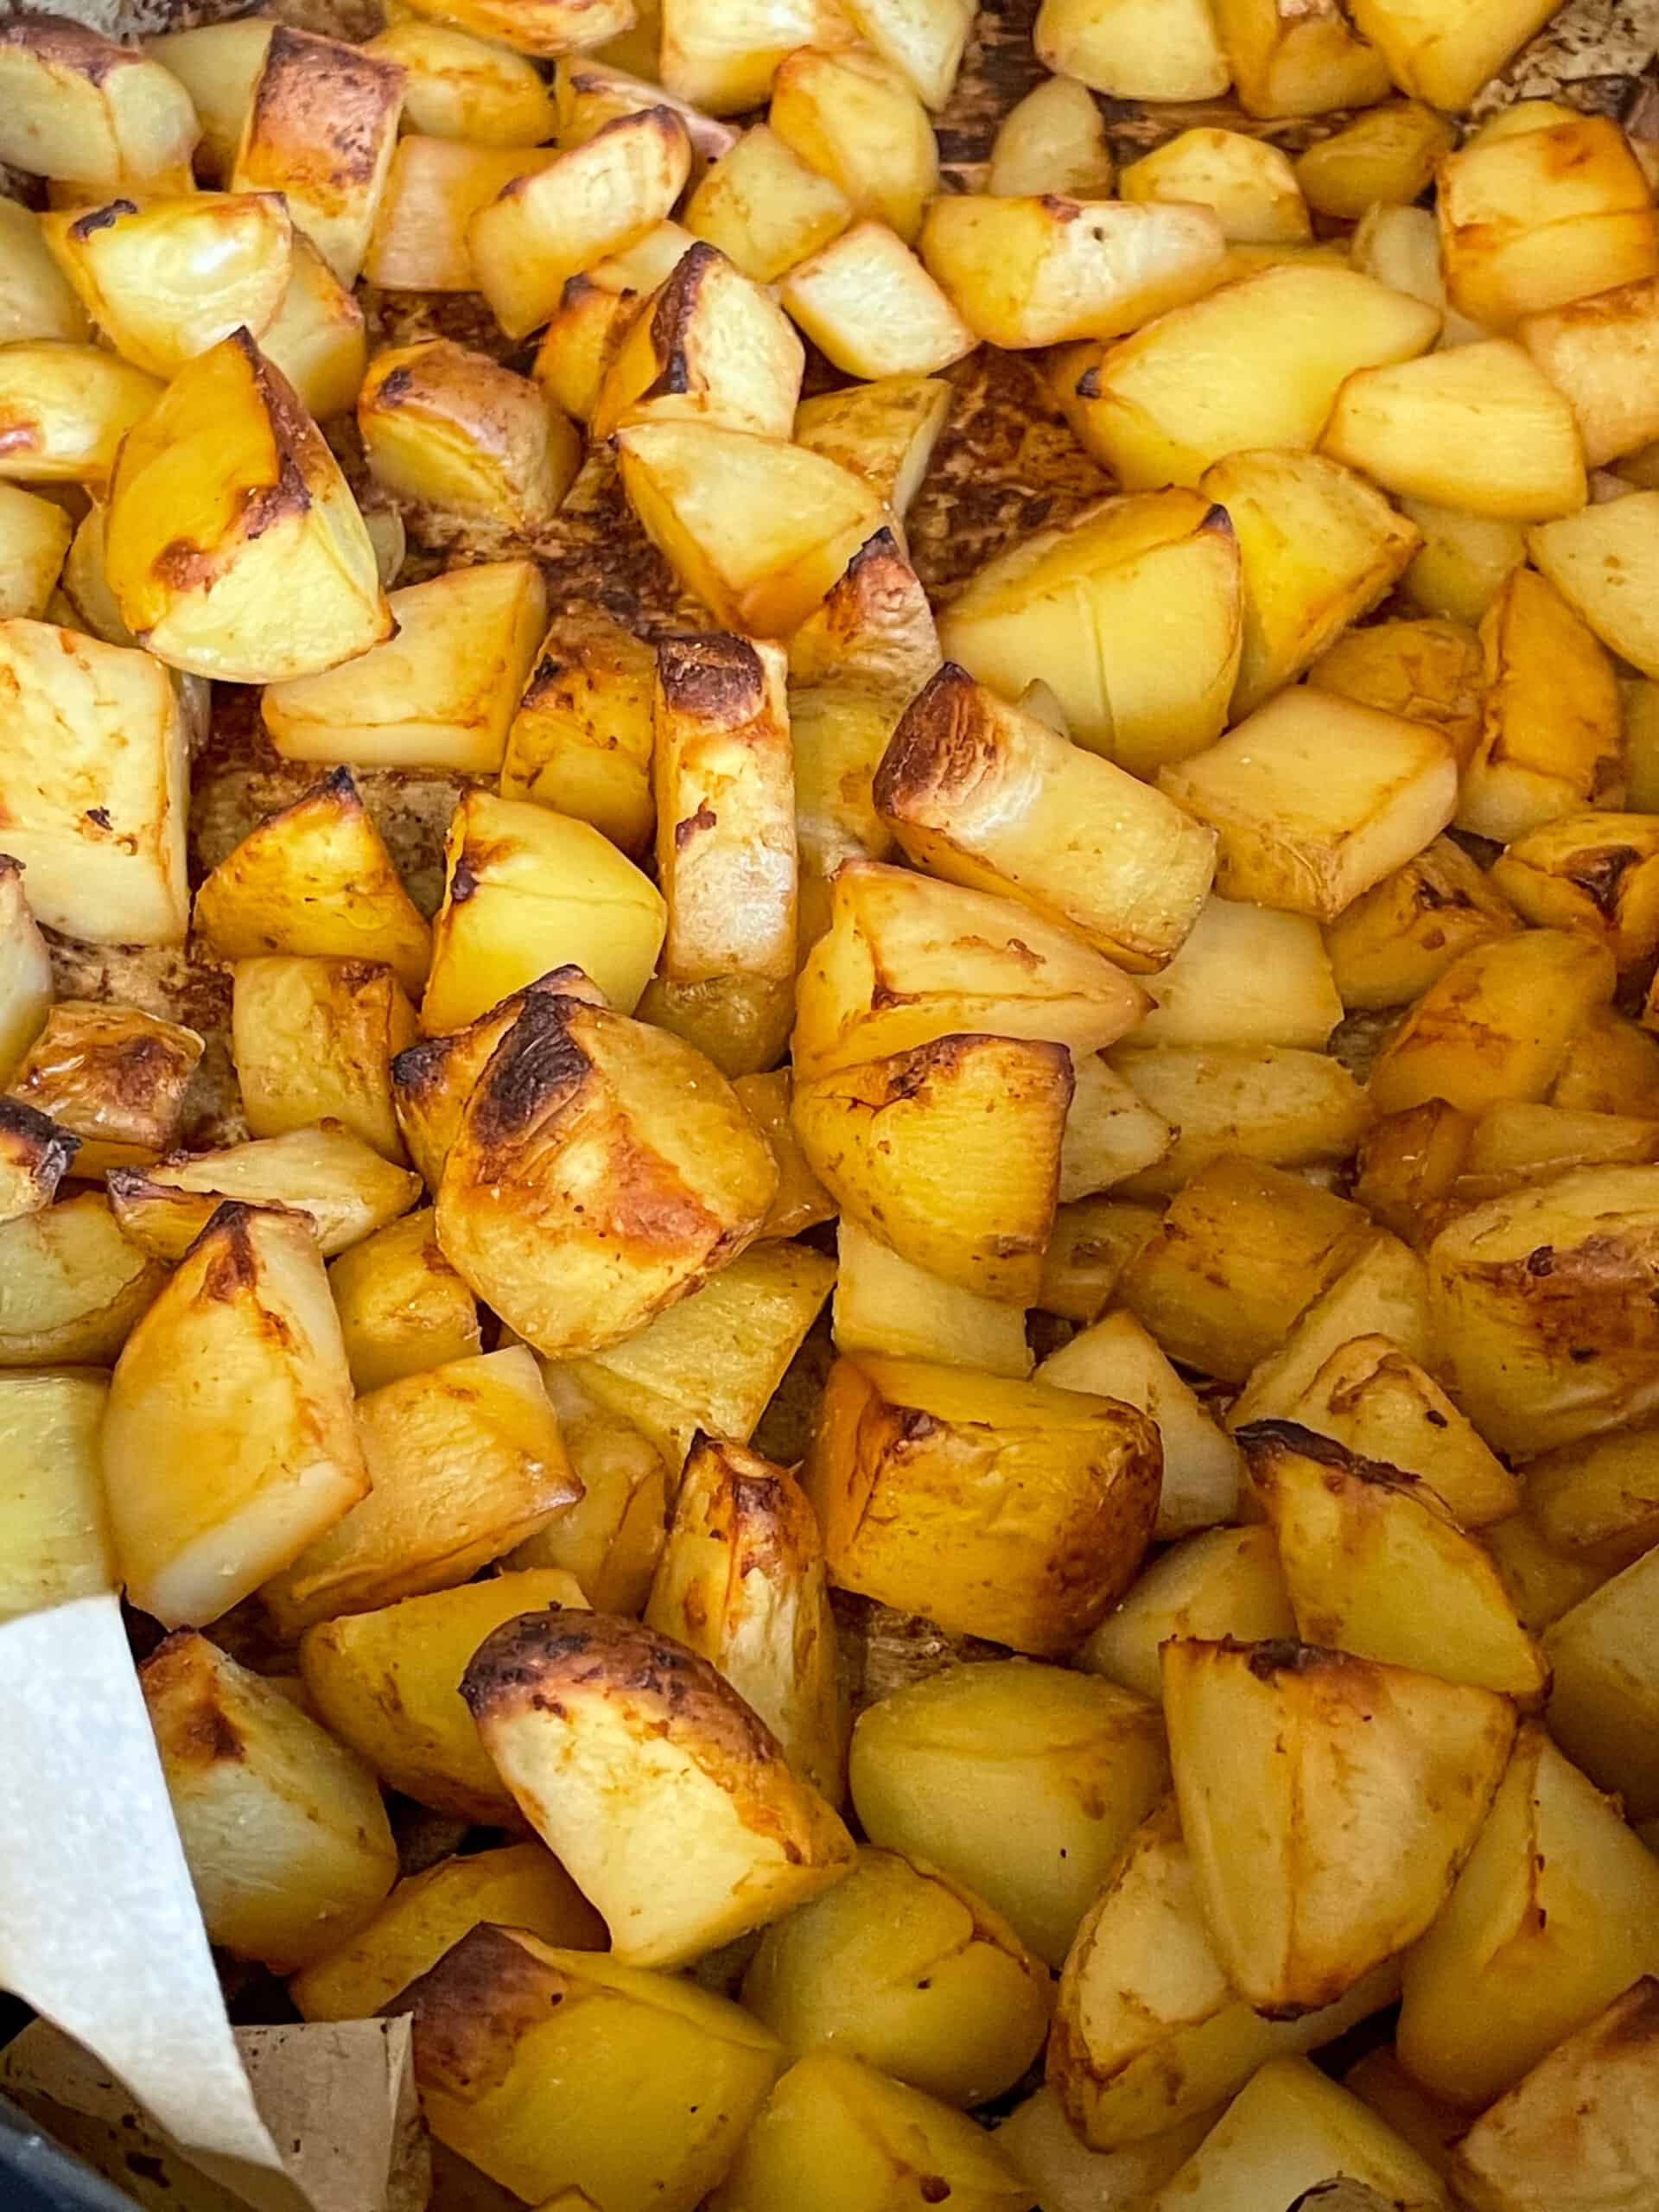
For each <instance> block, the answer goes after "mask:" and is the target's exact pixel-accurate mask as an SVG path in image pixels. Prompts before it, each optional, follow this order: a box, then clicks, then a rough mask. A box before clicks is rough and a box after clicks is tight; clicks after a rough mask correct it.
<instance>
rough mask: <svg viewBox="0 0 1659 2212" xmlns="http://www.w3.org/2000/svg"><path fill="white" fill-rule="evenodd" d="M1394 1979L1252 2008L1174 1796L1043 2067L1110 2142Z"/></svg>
mask: <svg viewBox="0 0 1659 2212" xmlns="http://www.w3.org/2000/svg"><path fill="white" fill-rule="evenodd" d="M1230 1533H1236V1534H1238V1535H1250V1534H1260V1533H1261V1532H1260V1531H1259V1530H1255V1531H1252V1530H1238V1531H1236V1532H1230ZM1398 1982H1399V1976H1398V1972H1397V1970H1395V1969H1391V1968H1389V1967H1383V1969H1382V1970H1381V1971H1380V1972H1373V1973H1371V1974H1368V1975H1366V1976H1364V1977H1363V1979H1362V1980H1360V1981H1359V1982H1358V1983H1357V1985H1356V1986H1355V1987H1354V1988H1353V1989H1351V1990H1350V1991H1349V1992H1348V1993H1346V1994H1345V1995H1344V1996H1343V1997H1342V1998H1341V1999H1339V2000H1338V2002H1337V2003H1336V2004H1334V2005H1325V2006H1322V2007H1320V2008H1319V2010H1318V2011H1316V2012H1309V2013H1306V2014H1305V2015H1303V2017H1302V2018H1300V2019H1281V2020H1269V2019H1263V2018H1262V2016H1261V2015H1260V2014H1259V2013H1257V2012H1252V2011H1251V2009H1250V2008H1249V2005H1246V2004H1245V2003H1244V2002H1243V1999H1241V1998H1239V1997H1237V1996H1236V1995H1235V1994H1234V1993H1233V1991H1232V1990H1231V1988H1230V1986H1229V1985H1228V1981H1227V1977H1226V1975H1225V1974H1224V1973H1223V1972H1222V1969H1221V1967H1220V1966H1219V1965H1218V1963H1217V1959H1216V1955H1215V1953H1214V1951H1213V1950H1212V1949H1211V1944H1210V1939H1209V1936H1208V1935H1207V1933H1206V1932H1205V1923H1204V1918H1203V1915H1202V1912H1201V1911H1200V1909H1199V1904H1198V1885H1197V1882H1196V1879H1195V1877H1194V1871H1193V1867H1192V1862H1191V1860H1190V1859H1189V1857H1188V1855H1187V1852H1186V1848H1185V1845H1184V1844H1183V1843H1182V1841H1181V1831H1180V1823H1179V1820H1178V1818H1177V1817H1176V1811H1175V1805H1174V1802H1173V1799H1167V1800H1166V1802H1164V1803H1163V1804H1162V1805H1161V1806H1160V1807H1159V1808H1158V1810H1157V1811H1156V1812H1154V1814H1153V1815H1151V1817H1150V1818H1149V1819H1148V1820H1147V1821H1144V1822H1143V1823H1142V1824H1141V1827H1139V1828H1138V1829H1137V1830H1136V1831H1135V1834H1134V1835H1133V1836H1131V1837H1130V1839H1129V1840H1128V1844H1127V1846H1126V1847H1125V1848H1124V1851H1123V1853H1122V1857H1121V1858H1120V1859H1119V1860H1118V1861H1117V1864H1116V1866H1115V1867H1114V1868H1113V1869H1112V1871H1111V1873H1110V1876H1109V1879H1108V1881H1107V1885H1106V1887H1105V1888H1104V1889H1103V1891H1102V1892H1101V1894H1100V1896H1099V1897H1097V1898H1096V1901H1095V1903H1094V1904H1093V1905H1092V1906H1091V1907H1090V1910H1089V1911H1088V1913H1087V1914H1086V1915H1085V1916H1084V1922H1083V1925H1082V1926H1081V1927H1080V1928H1079V1929H1078V1930H1077V1938H1076V1941H1075V1942H1073V1944H1072V1946H1071V1952H1070V1954H1069V1955H1068V1957H1067V1959H1066V1962H1065V1973H1064V1974H1063V1975H1062V1976H1061V1980H1060V1988H1059V1997H1058V2006H1057V2010H1056V2014H1055V2021H1054V2031H1053V2034H1052V2037H1051V2039H1050V2043H1049V2049H1048V2068H1047V2071H1048V2079H1049V2081H1050V2082H1051V2083H1052V2085H1053V2087H1054V2088H1055V2089H1056V2091H1057V2092H1058V2095H1059V2099H1060V2102H1061V2104H1062V2106H1063V2107H1064V2109H1065V2113H1066V2115H1067V2117H1068V2119H1069V2120H1071V2125H1072V2126H1073V2127H1075V2128H1076V2129H1077V2132H1078V2133H1079V2134H1080V2135H1081V2136H1082V2138H1083V2139H1084V2142H1086V2143H1087V2144H1089V2145H1090V2147H1091V2148H1092V2149H1095V2150H1110V2149H1114V2148H1116V2146H1118V2145H1121V2144H1123V2143H1126V2142H1135V2141H1140V2140H1144V2139H1145V2138H1146V2137H1147V2136H1149V2135H1153V2134H1156V2133H1161V2132H1162V2131H1163V2130H1164V2129H1165V2128H1167V2127H1173V2126H1178V2125H1179V2123H1180V2122H1181V2121H1183V2120H1191V2119H1193V2118H1194V2117H1197V2116H1199V2115H1202V2114H1205V2113H1211V2112H1212V2111H1213V2109H1214V2107H1216V2106H1217V2104H1219V2103H1220V2102H1221V2101H1223V2100H1224V2099H1225V2098H1227V2097H1229V2096H1230V2095H1231V2094H1234V2093H1235V2092H1236V2091H1237V2090H1238V2089H1240V2088H1243V2085H1244V2083H1245V2082H1247V2081H1248V2080H1249V2077H1250V2075H1252V2074H1253V2073H1255V2070H1256V2069H1257V2068H1258V2067H1259V2066H1261V2065H1262V2064H1264V2063H1266V2062H1267V2061H1268V2059H1271V2058H1274V2057H1278V2056H1288V2055H1290V2054H1294V2053H1299V2052H1301V2051H1306V2050H1317V2049H1318V2048H1319V2045H1320V2044H1324V2043H1328V2042H1329V2041H1331V2040H1332V2037H1336V2036H1338V2035H1340V2034H1342V2033H1343V2032H1344V2030H1345V2029H1347V2028H1349V2027H1351V2026H1352V2024H1354V2022H1355V2021H1357V2020H1360V2019H1363V2018H1365V2017H1366V2015H1367V2014H1368V2013H1370V2012H1374V2011H1376V2008H1377V2006H1378V2005H1383V2004H1386V2003H1387V2002H1388V2001H1389V1996H1390V1994H1391V1992H1392V1991H1393V1990H1394V1989H1395V1988H1397V1987H1398Z"/></svg>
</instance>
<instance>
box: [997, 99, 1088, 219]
mask: <svg viewBox="0 0 1659 2212" xmlns="http://www.w3.org/2000/svg"><path fill="white" fill-rule="evenodd" d="M1115 175H1116V165H1115V163H1114V162H1113V160H1112V153H1111V149H1110V147H1109V145H1108V144H1107V143H1106V130H1105V125H1104V124H1103V121H1102V118H1101V112H1100V110H1099V108H1098V107H1097V106H1096V104H1095V102H1094V100H1093V99H1091V98H1090V93H1089V90H1088V87H1087V86H1084V85H1082V84H1080V83H1079V82H1078V81H1077V79H1076V78H1075V77H1045V78H1044V79H1043V81H1042V82H1041V84H1039V86H1036V88H1035V89H1034V90H1033V91H1032V92H1027V94H1026V96H1025V98H1024V99H1022V100H1016V101H1015V103H1014V105H1013V106H1012V107H1011V108H1010V109H1009V110H1008V111H1007V114H1006V115H1005V116H1004V117H1003V118H1002V120H1001V123H1000V124H998V125H997V130H996V137H995V141H994V143H993V144H992V147H991V163H990V167H989V168H988V170H987V171H986V174H985V189H986V191H987V192H994V193H995V194H997V195H998V196H999V197H1003V196H1006V195H1014V196H1016V197H1017V196H1018V195H1020V194H1024V193H1032V192H1058V193H1063V194H1067V195H1069V196H1070V197H1071V198H1073V199H1077V200H1104V199H1105V198H1106V197H1107V196H1108V194H1109V193H1110V191H1111V189H1112V182H1113V179H1114V176H1115Z"/></svg>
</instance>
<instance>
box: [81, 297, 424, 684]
mask: <svg viewBox="0 0 1659 2212" xmlns="http://www.w3.org/2000/svg"><path fill="white" fill-rule="evenodd" d="M105 559H106V563H107V567H108V574H109V582H110V587H111V590H112V591H113V592H114V594H115V597H116V601H117V604H118V606H119V607H120V609H121V616H122V620H124V622H125V623H126V624H127V625H128V626H129V627H130V629H131V631H132V632H133V634H134V635H135V637H137V639H138V640H139V642H140V643H141V644H143V645H149V647H150V649H151V650H152V651H153V652H156V653H159V654H160V655H161V657H162V658H163V659H164V660H167V661H168V662H170V663H171V664H173V665H174V666H175V667H176V668H185V669H188V670H190V671H193V672H194V674H196V675H199V676H217V677H221V678H224V679H226V680H231V681H237V682H243V683H277V682H280V681H281V680H282V679H283V677H291V676H306V675H309V674H311V673H313V672H314V671H316V670H318V669H322V668H331V667H333V666H334V664H336V663H337V662H339V661H341V660H346V659H349V658H352V657H353V655H354V654H357V653H361V652H366V651H367V650H368V648H369V647H370V646H371V645H378V643H379V641H380V640H381V639H383V638H385V637H386V636H388V635H389V634H390V632H391V613H389V611H388V609H387V607H386V602H385V596H384V594H382V592H381V589H380V584H379V578H378V573H377V571H376V568H375V559H374V547H373V545H372V543H371V541H370V538H369V534H368V532H367V531H366V530H365V528H364V526H363V518H362V516H361V515H360V514H359V512H358V508H357V503H356V501H355V500H354V499H353V497H352V494H351V493H350V491H349V490H348V488H347V486H346V480H345V478H344V476H342V475H341V474H340V467H339V464H338V463H337V462H336V461H335V460H334V455H333V454H332V453H331V452H330V451H329V449H328V448H327V444H326V443H325V442H324V441H323V437H322V434H321V431H319V430H318V429H317V427H316V425H315V423H313V422H312V421H311V419H310V417H309V416H308V415H307V414H306V412H305V410H303V408H302V407H301V406H300V404H299V402H298V401H297V399H296V397H295V395H294V391H293V387H292V386H291V385H289V382H288V380H287V378H285V377H283V375H282V373H281V372H280V371H279V370H277V369H276V368H274V367H273V366H272V365H271V364H270V362H269V361H268V360H266V359H265V358H264V355H263V354H262V353H260V351H259V349H258V347H257V346H256V345H255V344H254V342H253V340H251V338H250V337H249V336H248V334H247V333H246V332H245V331H238V332H237V333H235V334H233V335H232V336H231V337H229V338H227V339H226V340H224V341H223V343H222V344H220V345H218V346H213V347H212V348H211V349H210V350H209V351H208V352H207V353H202V354H199V355H198V356H197V357H196V359H194V360H193V361H190V362H188V363H187V364H186V365H185V366H184V368H183V369H182V370H181V372H179V374H178V375H177V376H176V377H175V378H174V379H173V382H172V383H171V384H170V385H168V388H167V392H166V395H165V397H163V398H162V399H161V400H160V401H159V402H158V403H157V404H156V406H155V407H154V408H153V409H152V410H150V412H149V414H148V415H147V416H145V418H144V421H143V425H142V427H141V428H139V429H135V430H134V431H133V432H132V433H131V435H130V436H129V437H128V438H127V440H126V442H125V443H124V445H123V447H122V448H121V458H120V462H119V465H118V467H117V469H116V471H115V474H114V476H113V478H112V479H111V486H110V506H109V515H108V519H107V524H106V528H105Z"/></svg>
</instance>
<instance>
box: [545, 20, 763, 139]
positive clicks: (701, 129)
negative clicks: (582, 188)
mask: <svg viewBox="0 0 1659 2212" xmlns="http://www.w3.org/2000/svg"><path fill="white" fill-rule="evenodd" d="M646 28H647V27H646V26H645V24H644V23H643V22H640V21H639V18H638V16H636V21H635V24H634V31H635V33H636V34H638V33H639V31H640V30H642V29H646ZM655 59H656V57H655V55H654V54H653V56H652V66H653V67H654V66H655ZM617 60H618V57H617V56H616V54H614V52H613V48H612V46H611V45H610V44H609V43H607V47H606V49H605V51H604V53H603V54H599V55H594V54H572V55H570V56H569V58H568V59H567V60H565V61H564V63H563V66H562V67H561V68H560V70H559V72H558V83H557V86H556V107H557V112H558V129H557V133H556V136H557V137H558V141H559V143H560V145H561V147H563V148H565V149H569V147H571V146H581V145H585V144H586V143H587V142H588V139H589V138H592V137H595V136H596V135H597V133H598V132H599V131H601V130H603V129H604V127H605V125H606V124H607V123H613V122H614V121H615V119H616V118H617V117H618V116H620V115H638V114H639V113H641V112H642V111H644V110H645V109H646V108H649V107H671V108H672V109H673V111H674V112H675V113H676V114H677V116H678V117H679V118H680V120H681V122H682V123H683V124H684V125H685V128H686V133H687V136H688V137H690V141H691V147H692V151H693V154H694V155H695V156H696V168H697V169H698V171H699V172H700V171H701V169H702V166H703V165H704V164H706V163H708V162H714V161H717V160H718V159H719V158H720V156H721V155H722V154H725V153H728V152H729V151H730V150H731V149H732V147H733V146H734V145H735V144H736V143H737V140H738V137H739V135H740V134H739V132H738V130H737V128H736V126H735V124H729V123H722V122H721V121H720V120H719V118H717V117H715V116H712V115H705V114H703V112H702V110H701V109H700V108H696V107H694V106H693V105H691V103H690V101H689V100H683V99H677V98H676V96H675V95H674V94H673V93H672V92H664V89H663V87H662V86H660V85H658V84H653V83H652V81H651V80H650V78H649V77H648V76H645V75H641V76H632V75H630V74H629V73H628V70H627V69H626V67H617V66H616V62H617ZM550 135H551V134H550Z"/></svg>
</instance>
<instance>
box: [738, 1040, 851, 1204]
mask: <svg viewBox="0 0 1659 2212" xmlns="http://www.w3.org/2000/svg"><path fill="white" fill-rule="evenodd" d="M732 1088H733V1090H734V1091H735V1092H736V1093H737V1095H738V1096H739V1097H740V1098H741V1100H742V1102H743V1110H744V1111H745V1113H747V1116H748V1117H749V1119H750V1120H751V1121H752V1122H753V1123H754V1125H755V1127H756V1128H758V1129H759V1130H760V1134H761V1135H762V1136H763V1137H765V1139H766V1142H767V1144H768V1145H769V1146H770V1147H771V1148H772V1157H773V1159H775V1160H776V1161H777V1162H778V1194H777V1196H776V1197H775V1198H773V1200H772V1205H771V1208H770V1210H769V1211H768V1212H767V1215H766V1225H765V1227H764V1228H763V1229H762V1230H761V1235H762V1236H799V1235H800V1233H801V1231H802V1230H804V1229H815V1228H817V1225H818V1224H819V1223H820V1222H825V1221H833V1220H834V1219H835V1217H836V1202H835V1200H834V1199H833V1198H831V1197H830V1196H829V1192H828V1191H826V1190H825V1189H824V1187H823V1184H822V1183H820V1182H819V1180H818V1179H817V1176H816V1175H815V1174H814V1173H812V1170H811V1169H810V1167H809V1166H808V1165H807V1162H806V1155H805V1154H804V1152H803V1151H802V1150H801V1147H800V1145H799V1142H798V1140H797V1138H796V1135H795V1132H794V1130H793V1129H792V1128H791V1126H790V1118H789V1108H790V1095H791V1083H790V1077H789V1071H788V1070H787V1069H785V1068H777V1069H774V1070H772V1071H771V1072H770V1073H767V1074H764V1075H742V1076H739V1077H737V1078H736V1080H735V1081H734V1083H733V1084H732Z"/></svg>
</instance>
